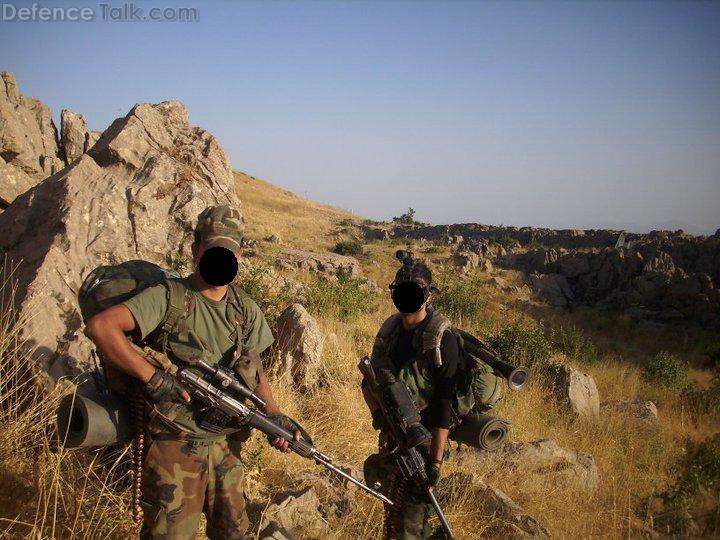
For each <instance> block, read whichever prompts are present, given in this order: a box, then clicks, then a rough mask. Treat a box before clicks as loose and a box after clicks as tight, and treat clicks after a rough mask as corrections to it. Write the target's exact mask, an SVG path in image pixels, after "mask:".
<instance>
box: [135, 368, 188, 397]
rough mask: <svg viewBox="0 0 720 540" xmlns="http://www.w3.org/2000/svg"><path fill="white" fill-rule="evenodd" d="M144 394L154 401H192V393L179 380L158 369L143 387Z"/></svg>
mask: <svg viewBox="0 0 720 540" xmlns="http://www.w3.org/2000/svg"><path fill="white" fill-rule="evenodd" d="M142 391H143V394H144V395H145V397H146V398H148V399H149V400H150V401H152V402H153V403H164V402H168V401H172V402H176V403H182V402H183V401H184V402H189V401H190V394H188V393H187V390H185V388H183V386H182V385H181V384H180V383H179V382H178V380H177V379H176V378H175V377H174V376H173V375H171V374H170V373H167V372H166V371H160V370H157V371H155V373H153V375H152V377H150V380H149V381H148V382H146V383H145V385H144V386H143V388H142Z"/></svg>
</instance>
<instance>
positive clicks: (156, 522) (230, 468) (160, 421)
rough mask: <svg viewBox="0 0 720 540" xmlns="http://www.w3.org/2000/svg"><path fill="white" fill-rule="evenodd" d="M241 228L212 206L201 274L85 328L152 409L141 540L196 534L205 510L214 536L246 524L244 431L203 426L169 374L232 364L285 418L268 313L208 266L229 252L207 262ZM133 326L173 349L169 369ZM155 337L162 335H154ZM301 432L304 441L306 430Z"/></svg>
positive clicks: (236, 246) (282, 446)
mask: <svg viewBox="0 0 720 540" xmlns="http://www.w3.org/2000/svg"><path fill="white" fill-rule="evenodd" d="M242 233H243V222H242V218H241V217H240V214H239V212H238V211H237V210H235V209H232V208H229V207H227V206H216V207H210V208H207V209H205V210H204V211H203V212H202V213H201V214H200V215H199V217H198V224H197V227H196V229H195V238H194V242H193V245H192V253H193V259H194V272H193V273H192V274H191V275H190V276H187V277H185V278H181V279H178V280H176V281H175V282H174V283H172V284H171V285H172V286H171V287H169V286H168V283H163V284H160V285H156V286H154V287H150V288H147V289H145V290H143V291H142V292H141V293H139V294H138V295H136V296H135V297H133V298H131V299H130V300H127V301H125V302H123V303H121V304H118V305H116V306H113V307H111V308H109V309H106V310H105V311H103V312H101V313H100V314H98V315H96V316H95V317H93V318H92V319H90V321H88V324H87V330H86V332H87V334H88V336H90V337H91V339H92V340H93V341H94V342H95V344H96V345H97V347H98V349H99V350H100V352H101V353H102V354H103V355H104V356H105V357H106V359H107V360H108V361H109V362H110V363H112V364H113V365H114V366H116V367H118V368H120V369H121V370H122V371H124V372H125V373H127V374H129V375H131V376H132V377H134V378H136V379H138V380H139V384H141V392H142V395H143V396H144V397H145V399H146V400H147V403H148V406H149V410H150V414H149V419H148V435H149V437H150V438H151V443H150V446H149V448H148V449H147V453H146V455H145V458H144V463H143V482H142V494H143V495H142V507H143V514H144V521H143V525H142V530H141V533H140V534H141V537H142V538H154V539H166V538H167V539H186V538H194V537H195V534H196V532H197V529H198V523H199V520H200V516H201V514H202V513H204V514H205V516H206V517H207V535H208V537H210V538H211V539H216V538H217V539H220V538H223V539H239V538H244V537H245V532H246V530H247V528H248V518H247V514H246V511H245V506H246V504H245V495H244V487H245V482H244V474H243V465H242V463H241V461H240V451H241V447H242V443H243V442H244V439H246V437H247V432H244V431H241V430H239V429H238V428H237V427H232V426H231V427H227V428H225V429H223V430H222V431H221V432H220V433H212V432H210V431H207V430H206V429H204V428H203V426H202V423H203V414H204V413H203V411H202V410H201V408H200V407H199V404H198V403H196V402H195V401H191V400H190V396H189V395H188V393H187V391H186V390H185V389H184V388H183V387H182V386H181V384H180V383H179V382H178V380H177V379H176V378H175V377H174V376H173V374H172V373H173V372H174V371H175V370H176V369H177V368H179V367H185V366H187V365H188V364H189V363H190V361H191V360H192V358H193V357H197V356H200V357H202V358H203V359H204V360H205V361H207V362H210V363H220V364H222V365H225V366H228V367H231V368H233V369H234V370H235V371H236V372H237V373H238V375H240V376H241V377H242V379H243V380H244V382H245V384H246V385H247V386H249V387H250V388H251V389H253V390H254V391H255V393H256V394H257V395H258V396H260V397H261V398H263V399H264V400H265V402H266V403H267V406H266V408H265V412H266V413H267V414H269V415H277V417H278V419H279V420H280V421H282V420H283V419H284V417H283V416H282V415H281V414H280V412H279V410H278V406H277V404H276V402H275V400H274V398H273V395H272V391H271V389H270V386H269V384H268V380H267V378H266V376H265V374H264V372H263V369H262V361H261V360H260V357H259V353H262V352H263V351H264V350H265V349H267V348H268V347H269V346H270V345H271V344H272V342H273V336H272V333H271V331H270V329H269V327H268V324H267V322H266V321H265V317H264V316H263V314H262V312H261V311H260V308H259V307H258V306H257V304H256V303H255V302H253V301H252V300H251V299H250V298H249V297H248V296H247V295H246V294H245V293H244V292H243V291H242V290H241V289H240V288H239V287H237V286H236V285H230V286H228V285H227V284H224V285H223V284H218V279H217V275H218V272H217V270H218V268H217V264H216V265H215V266H216V268H215V270H216V271H215V273H214V274H213V270H212V268H211V269H210V270H208V269H207V261H208V260H210V261H211V262H213V261H214V262H215V263H217V262H218V261H219V260H220V259H222V257H221V258H220V259H218V258H217V257H215V259H212V258H211V257H206V258H203V255H205V254H206V252H208V251H209V250H211V249H213V248H224V249H225V250H230V252H232V253H233V254H234V255H235V259H236V260H237V259H238V258H239V257H240V254H241V246H242ZM218 253H220V254H224V255H225V256H230V254H229V252H228V251H224V250H217V249H214V251H212V252H211V254H215V255H217V254H218ZM208 255H209V254H208ZM225 260H226V261H227V259H225ZM203 261H205V262H203ZM231 262H232V261H231ZM203 264H205V270H203ZM219 270H220V274H223V273H225V274H227V272H225V270H224V269H222V268H221V269H219ZM233 273H234V272H233ZM206 278H207V279H206ZM208 281H211V282H214V283H215V284H214V285H213V284H211V283H209V282H208ZM221 281H222V280H221ZM178 290H179V291H180V293H179V294H180V298H181V308H180V309H179V310H178V308H177V306H176V304H177V302H176V300H174V299H173V298H177V293H175V294H174V293H173V291H178ZM183 295H184V298H183ZM173 309H175V310H176V311H183V312H184V313H181V314H180V315H179V320H180V323H181V324H179V325H175V326H173V327H172V328H170V327H168V325H166V324H165V322H166V321H167V318H168V313H169V312H170V311H172V310H173ZM229 315H233V316H232V317H230V316H229ZM130 332H135V333H137V335H138V336H139V338H140V339H143V340H144V339H145V338H146V337H147V336H149V335H151V334H153V333H156V334H154V335H153V336H151V337H153V338H155V339H153V341H155V342H162V343H164V344H165V345H166V346H164V347H163V353H164V354H165V357H166V358H167V359H169V361H170V363H169V364H167V362H166V364H167V365H168V366H169V368H170V369H167V370H164V369H156V367H154V365H157V364H151V363H150V362H148V360H147V359H146V358H144V357H143V356H142V355H141V354H139V353H138V352H137V349H134V348H133V347H132V345H131V344H130V341H129V340H128V338H127V337H126V333H130ZM158 333H159V336H160V337H161V338H162V339H157V337H158ZM295 436H296V438H299V436H300V434H299V433H296V434H295ZM271 442H272V444H273V446H274V447H276V448H277V449H278V450H280V451H284V452H287V451H289V449H288V442H287V441H285V440H283V439H275V440H274V441H271Z"/></svg>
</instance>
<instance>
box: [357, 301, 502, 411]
mask: <svg viewBox="0 0 720 540" xmlns="http://www.w3.org/2000/svg"><path fill="white" fill-rule="evenodd" d="M428 317H430V321H429V322H428V323H427V325H425V327H424V328H423V329H422V330H419V329H418V330H416V331H415V334H414V335H413V339H412V343H413V349H414V350H415V355H414V356H413V357H412V358H410V359H408V360H407V361H405V362H403V364H402V365H401V366H400V368H399V369H397V367H396V366H395V365H394V364H393V362H392V360H391V359H390V351H391V350H392V349H393V348H394V347H395V345H396V344H397V341H398V338H399V336H400V330H401V329H402V316H401V315H400V314H399V313H395V314H394V315H391V316H390V317H388V318H387V319H386V320H385V322H384V323H383V324H382V326H381V327H380V330H379V331H378V333H377V335H376V336H375V343H374V344H373V349H372V354H371V357H370V361H371V362H372V365H373V367H374V368H375V369H383V368H385V369H390V370H391V371H392V372H393V373H394V374H395V376H396V377H397V378H398V380H401V381H402V382H403V383H405V385H406V386H407V387H408V390H409V392H410V396H411V397H412V399H413V401H414V402H415V405H416V406H417V408H418V410H419V411H422V410H424V409H425V408H426V407H427V406H428V405H429V404H430V403H431V401H432V397H433V394H434V391H435V381H434V377H433V373H434V368H435V367H440V366H441V365H442V355H441V351H440V344H441V342H442V338H443V334H444V333H445V331H446V330H450V331H452V330H453V327H452V325H451V323H450V321H449V320H448V318H447V317H445V316H444V315H443V314H442V313H440V312H438V311H436V310H432V309H428ZM453 334H454V335H455V333H454V332H453ZM458 344H459V346H460V365H459V366H458V384H457V388H456V395H455V400H454V403H453V409H454V412H455V414H456V415H457V416H458V417H463V416H466V415H467V414H469V413H470V412H471V411H472V410H473V409H476V410H478V409H490V408H492V407H493V406H494V405H495V403H497V401H498V400H499V399H500V396H501V392H502V386H501V381H500V379H499V378H498V377H496V376H495V375H494V374H493V373H492V370H491V369H490V368H489V367H488V366H486V365H485V364H484V363H482V362H480V361H479V360H477V359H476V358H474V357H472V356H471V355H469V354H467V352H466V351H465V350H464V348H463V347H462V340H458Z"/></svg>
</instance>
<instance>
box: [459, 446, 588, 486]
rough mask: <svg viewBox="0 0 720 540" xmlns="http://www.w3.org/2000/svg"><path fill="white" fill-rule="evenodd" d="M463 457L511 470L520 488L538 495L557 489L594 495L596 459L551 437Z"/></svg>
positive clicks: (482, 465)
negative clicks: (559, 444)
mask: <svg viewBox="0 0 720 540" xmlns="http://www.w3.org/2000/svg"><path fill="white" fill-rule="evenodd" d="M468 454H475V456H472V455H468V456H467V457H463V459H469V460H472V463H473V464H477V465H476V466H477V467H479V468H480V470H501V469H504V470H511V471H513V478H514V485H515V488H516V489H518V491H520V492H522V493H527V494H529V495H535V494H538V493H543V492H544V493H545V494H546V495H547V490H548V489H550V488H549V486H552V489H554V490H571V491H573V492H578V493H584V494H587V495H589V494H592V493H594V492H595V490H596V489H597V487H598V484H599V478H598V470H597V465H596V464H595V459H594V458H593V456H591V455H590V454H584V453H582V452H575V451H573V450H567V449H565V448H562V447H560V446H558V444H557V443H556V442H555V441H552V440H550V439H540V440H536V441H531V442H510V443H505V445H504V446H503V447H502V448H501V449H500V450H498V451H496V452H485V453H479V452H472V453H468Z"/></svg>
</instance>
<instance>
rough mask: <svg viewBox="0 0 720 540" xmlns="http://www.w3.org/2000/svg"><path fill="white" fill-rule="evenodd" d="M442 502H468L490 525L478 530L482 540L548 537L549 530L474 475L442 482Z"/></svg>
mask: <svg viewBox="0 0 720 540" xmlns="http://www.w3.org/2000/svg"><path fill="white" fill-rule="evenodd" d="M438 491H439V493H440V498H441V502H442V503H444V504H447V503H448V502H459V501H461V500H466V501H471V505H472V507H473V508H480V509H481V510H482V512H483V513H484V514H486V515H487V517H488V518H489V523H488V524H487V525H486V526H485V527H484V528H483V529H482V530H478V531H477V533H478V537H481V538H548V537H549V535H548V531H547V529H545V527H543V526H542V525H540V523H539V522H538V521H537V520H536V519H535V518H534V517H532V516H530V515H529V514H528V513H527V512H526V511H525V509H524V508H523V507H522V506H520V505H519V504H517V503H516V502H515V501H513V500H512V499H511V498H510V497H508V496H507V495H506V494H505V493H503V492H502V491H500V490H499V489H497V488H495V487H492V486H489V485H487V484H486V483H485V482H483V481H482V480H480V479H479V477H478V476H477V475H475V474H467V473H462V472H454V473H452V474H451V475H450V476H448V477H447V478H445V479H443V480H441V484H440V488H439V490H438Z"/></svg>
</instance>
